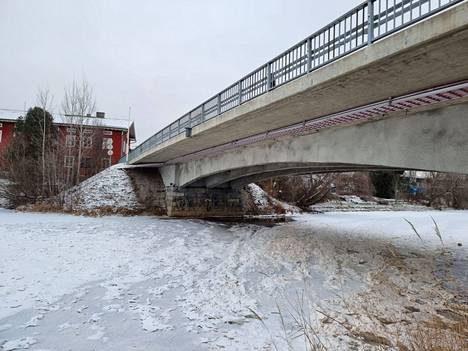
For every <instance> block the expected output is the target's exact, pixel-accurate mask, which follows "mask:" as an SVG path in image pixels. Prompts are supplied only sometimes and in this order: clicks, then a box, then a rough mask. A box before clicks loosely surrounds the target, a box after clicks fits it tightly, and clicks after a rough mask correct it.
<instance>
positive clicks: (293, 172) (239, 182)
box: [229, 165, 396, 189]
mask: <svg viewBox="0 0 468 351" xmlns="http://www.w3.org/2000/svg"><path fill="white" fill-rule="evenodd" d="M383 170H396V169H393V168H387V167H375V166H361V167H359V166H349V167H347V168H345V167H336V168H335V167H328V166H327V165H323V166H322V168H317V167H314V168H297V169H285V170H281V171H276V172H267V173H259V174H255V175H251V176H248V177H242V178H238V179H236V180H233V181H231V182H230V183H229V184H230V186H231V188H233V189H239V188H243V187H244V186H246V185H248V184H251V183H256V182H261V181H263V180H267V179H271V178H276V177H282V176H300V175H310V174H323V173H343V172H357V171H383Z"/></svg>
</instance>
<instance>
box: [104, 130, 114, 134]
mask: <svg viewBox="0 0 468 351" xmlns="http://www.w3.org/2000/svg"><path fill="white" fill-rule="evenodd" d="M102 134H104V135H112V130H105V131H104V132H102Z"/></svg>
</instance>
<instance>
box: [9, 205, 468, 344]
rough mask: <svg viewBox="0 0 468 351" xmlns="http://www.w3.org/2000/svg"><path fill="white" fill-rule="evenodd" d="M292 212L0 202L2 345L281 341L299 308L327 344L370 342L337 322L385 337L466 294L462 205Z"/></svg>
mask: <svg viewBox="0 0 468 351" xmlns="http://www.w3.org/2000/svg"><path fill="white" fill-rule="evenodd" d="M431 217H432V218H434V220H435V221H436V222H437V224H438V226H439V228H440V231H441V233H442V238H443V244H442V243H441V242H440V240H439V238H438V237H437V236H436V235H435V230H434V223H433V221H432V218H431ZM404 218H406V219H408V220H409V221H411V223H413V225H414V226H415V227H416V229H417V230H418V232H419V234H420V235H421V238H422V240H420V239H419V238H418V237H417V236H416V234H415V233H414V232H413V230H412V229H411V227H410V225H409V224H408V223H407V222H406V221H405V220H404ZM295 219H296V220H295V221H294V222H289V223H284V224H281V225H276V226H274V227H263V226H257V225H251V224H235V225H227V224H223V223H213V222H206V221H199V220H173V219H161V218H156V217H149V216H148V217H146V216H139V217H113V216H109V217H101V218H91V217H80V216H71V215H66V214H39V213H19V212H13V211H9V210H2V209H0V223H1V225H0V238H1V241H0V257H1V260H0V350H2V351H4V350H15V349H27V348H29V349H31V350H39V349H42V350H62V349H63V345H67V349H70V350H91V349H96V350H129V349H137V350H154V349H155V345H157V349H158V350H174V349H175V350H193V349H196V350H218V349H226V350H272V349H275V347H278V349H279V350H282V349H288V346H287V343H288V339H287V338H285V337H284V335H285V331H284V330H285V329H286V331H292V330H294V329H297V328H296V327H295V326H294V321H293V319H292V317H291V313H294V310H295V309H296V310H297V306H299V305H300V306H302V309H303V310H304V311H305V313H307V314H308V315H309V316H310V319H311V323H312V325H313V326H314V328H316V329H315V330H316V332H317V335H319V336H320V338H321V340H323V341H324V342H325V343H326V344H327V346H328V349H329V350H348V349H356V350H373V349H374V348H372V347H370V346H369V345H365V344H364V343H363V341H362V340H361V339H360V338H357V337H353V335H351V334H352V333H351V332H350V331H348V330H346V329H345V328H344V327H343V325H345V326H347V325H351V326H352V328H351V329H350V330H352V331H353V333H357V332H358V331H359V332H361V334H362V333H364V332H370V331H373V332H376V333H379V335H382V336H384V337H387V338H390V337H389V336H388V333H390V332H391V331H395V330H399V329H401V328H402V327H404V326H406V324H401V323H397V322H394V321H396V320H398V321H400V320H405V321H406V322H405V323H408V324H409V325H411V324H412V323H416V322H418V321H420V320H422V319H424V318H427V317H428V316H430V315H431V314H435V313H439V312H437V311H446V310H448V309H449V308H450V307H449V305H448V304H447V301H452V300H454V299H455V300H457V301H458V302H460V301H462V298H463V292H465V293H466V291H467V287H468V281H467V277H466V269H467V267H468V258H467V257H468V250H467V245H468V243H467V232H466V228H467V227H468V212H467V211H425V212H370V213H357V212H346V213H325V214H316V215H310V214H303V215H297V216H296V217H295ZM458 243H461V244H462V245H463V246H458ZM439 283H440V284H439ZM301 297H304V298H301ZM317 311H319V312H317ZM411 311H413V312H411ZM416 311H418V312H416ZM279 312H281V313H282V316H283V319H284V326H283V324H282V321H281V320H282V319H281V317H280V315H279V314H278V313H279ZM322 313H323V314H322ZM325 315H326V316H325ZM258 318H261V319H262V320H261V321H260V320H259V319H258ZM377 318H378V319H377ZM334 320H338V321H339V322H340V323H341V324H338V323H336V322H334ZM379 320H381V321H382V320H383V321H386V322H385V323H387V321H390V322H388V323H395V324H385V326H384V327H383V326H382V325H383V324H382V323H383V322H382V323H381V322H379ZM286 334H288V333H286ZM288 335H289V334H288ZM362 335H364V334H362ZM290 342H291V343H292V344H293V346H294V349H296V350H303V349H305V346H304V343H303V340H302V338H295V339H293V340H291V341H290Z"/></svg>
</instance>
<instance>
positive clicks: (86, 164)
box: [81, 157, 91, 168]
mask: <svg viewBox="0 0 468 351" xmlns="http://www.w3.org/2000/svg"><path fill="white" fill-rule="evenodd" d="M81 168H91V158H90V157H83V158H82V159H81Z"/></svg>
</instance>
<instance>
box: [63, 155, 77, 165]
mask: <svg viewBox="0 0 468 351" xmlns="http://www.w3.org/2000/svg"><path fill="white" fill-rule="evenodd" d="M74 162H75V157H73V156H65V168H73V163H74Z"/></svg>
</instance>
